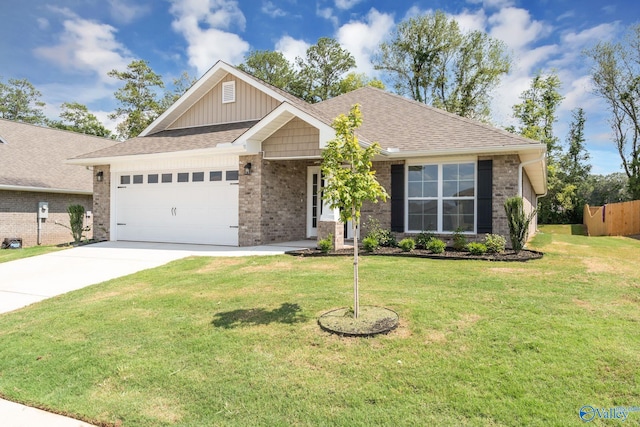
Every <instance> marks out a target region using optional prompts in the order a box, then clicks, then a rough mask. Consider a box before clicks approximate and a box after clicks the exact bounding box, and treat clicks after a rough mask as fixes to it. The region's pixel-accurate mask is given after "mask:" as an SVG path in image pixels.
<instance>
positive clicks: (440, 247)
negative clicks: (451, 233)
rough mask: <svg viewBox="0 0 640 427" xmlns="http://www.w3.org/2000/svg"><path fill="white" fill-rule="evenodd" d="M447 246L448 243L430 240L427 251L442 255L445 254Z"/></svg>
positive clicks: (434, 239)
mask: <svg viewBox="0 0 640 427" xmlns="http://www.w3.org/2000/svg"><path fill="white" fill-rule="evenodd" d="M446 246H447V245H446V243H444V242H443V241H442V240H440V239H436V238H433V239H431V240H429V243H428V244H427V250H430V251H431V252H433V253H434V254H441V253H442V252H444V248H445V247H446Z"/></svg>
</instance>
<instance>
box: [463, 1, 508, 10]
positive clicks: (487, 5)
mask: <svg viewBox="0 0 640 427" xmlns="http://www.w3.org/2000/svg"><path fill="white" fill-rule="evenodd" d="M467 3H470V4H475V5H482V7H483V8H484V9H502V8H504V7H508V6H513V4H514V1H513V0H467Z"/></svg>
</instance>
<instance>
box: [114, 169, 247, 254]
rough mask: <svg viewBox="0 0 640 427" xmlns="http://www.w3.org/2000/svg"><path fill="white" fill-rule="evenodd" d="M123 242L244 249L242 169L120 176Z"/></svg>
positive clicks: (119, 237)
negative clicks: (240, 195) (240, 240)
mask: <svg viewBox="0 0 640 427" xmlns="http://www.w3.org/2000/svg"><path fill="white" fill-rule="evenodd" d="M115 179H116V180H117V181H116V182H117V186H116V227H117V234H116V238H117V240H131V241H141V242H169V243H200V244H210V245H230V246H237V245H238V171H237V169H236V170H224V169H217V170H202V169H200V170H190V171H158V172H155V171H153V172H146V171H145V172H126V173H119V174H118V175H117V176H116V177H115Z"/></svg>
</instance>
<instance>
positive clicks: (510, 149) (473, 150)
mask: <svg viewBox="0 0 640 427" xmlns="http://www.w3.org/2000/svg"><path fill="white" fill-rule="evenodd" d="M541 150H542V151H543V155H542V156H543V157H544V150H543V147H541V145H538V144H536V145H534V144H526V145H509V146H501V147H465V148H458V149H453V150H452V149H450V148H449V149H442V150H429V151H402V150H398V151H395V150H394V149H393V148H387V149H385V150H383V151H382V152H381V153H380V154H382V155H383V156H385V157H390V158H400V159H406V158H408V157H434V156H458V155H461V154H476V155H477V154H505V153H521V152H523V151H541ZM536 161H540V159H536Z"/></svg>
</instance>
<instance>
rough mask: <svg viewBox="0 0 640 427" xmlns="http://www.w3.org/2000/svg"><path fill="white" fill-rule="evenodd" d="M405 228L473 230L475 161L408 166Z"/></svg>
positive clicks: (418, 230) (415, 230)
mask: <svg viewBox="0 0 640 427" xmlns="http://www.w3.org/2000/svg"><path fill="white" fill-rule="evenodd" d="M407 181H408V182H407V186H408V188H407V190H408V192H407V194H408V209H407V215H408V221H407V224H408V227H407V228H408V231H409V232H420V231H431V232H436V233H451V232H454V231H456V230H461V231H466V232H474V231H475V205H476V166H475V163H445V164H425V165H411V166H409V170H408V176H407Z"/></svg>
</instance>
